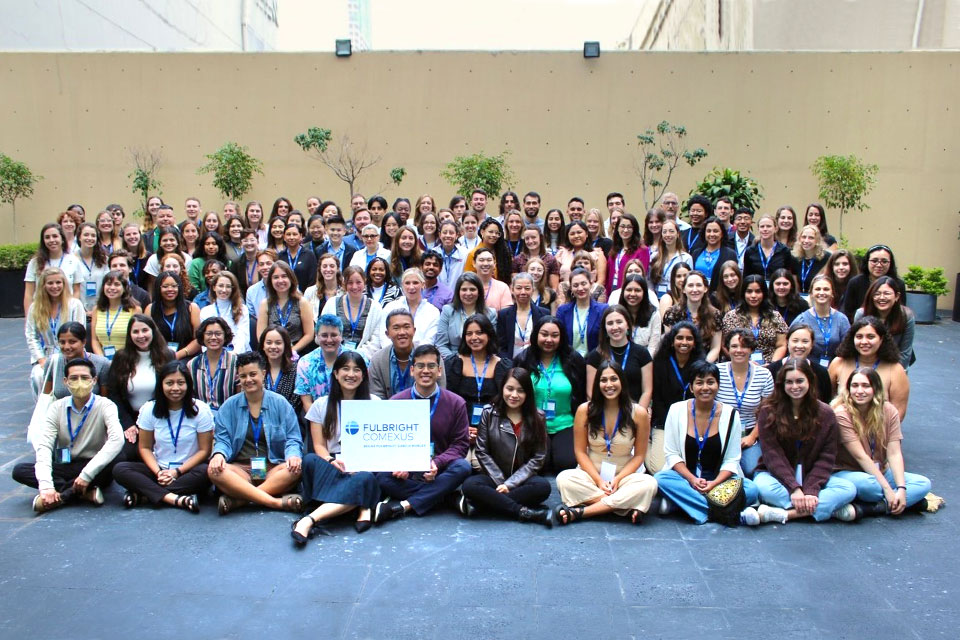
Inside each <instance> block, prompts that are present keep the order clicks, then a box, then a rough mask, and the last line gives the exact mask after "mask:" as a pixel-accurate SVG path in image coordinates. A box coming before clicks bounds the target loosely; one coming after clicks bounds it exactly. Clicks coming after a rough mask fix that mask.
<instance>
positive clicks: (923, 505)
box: [907, 498, 927, 513]
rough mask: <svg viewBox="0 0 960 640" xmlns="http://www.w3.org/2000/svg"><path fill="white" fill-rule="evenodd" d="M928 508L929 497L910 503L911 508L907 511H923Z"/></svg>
mask: <svg viewBox="0 0 960 640" xmlns="http://www.w3.org/2000/svg"><path fill="white" fill-rule="evenodd" d="M926 510H927V499H926V498H921V499H920V501H919V502H915V503H913V504H912V505H910V508H909V509H907V511H913V512H914V513H923V512H924V511H926Z"/></svg>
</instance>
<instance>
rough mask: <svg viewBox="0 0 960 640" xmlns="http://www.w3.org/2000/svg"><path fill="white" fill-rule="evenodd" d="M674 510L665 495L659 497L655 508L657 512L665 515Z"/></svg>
mask: <svg viewBox="0 0 960 640" xmlns="http://www.w3.org/2000/svg"><path fill="white" fill-rule="evenodd" d="M673 510H674V506H673V502H672V501H671V500H670V498H668V497H666V496H661V497H660V506H659V507H658V508H657V514H658V515H661V516H665V515H668V514H670V513H671V512H672V511H673Z"/></svg>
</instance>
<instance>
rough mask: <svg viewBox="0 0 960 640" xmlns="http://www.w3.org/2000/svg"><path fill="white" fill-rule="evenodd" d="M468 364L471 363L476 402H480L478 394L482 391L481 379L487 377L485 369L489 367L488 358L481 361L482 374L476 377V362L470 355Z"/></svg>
mask: <svg viewBox="0 0 960 640" xmlns="http://www.w3.org/2000/svg"><path fill="white" fill-rule="evenodd" d="M470 362H472V363H473V379H474V380H475V381H476V383H477V402H480V392H481V391H482V390H483V379H484V378H486V377H487V367H488V366H490V356H487V359H486V360H484V361H483V373H481V374H480V375H479V376H478V375H477V360H476V358H474V357H473V354H472V353H471V354H470Z"/></svg>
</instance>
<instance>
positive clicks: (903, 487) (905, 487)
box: [897, 484, 907, 491]
mask: <svg viewBox="0 0 960 640" xmlns="http://www.w3.org/2000/svg"><path fill="white" fill-rule="evenodd" d="M897 489H903V490H904V491H906V490H907V485H905V484H898V485H897Z"/></svg>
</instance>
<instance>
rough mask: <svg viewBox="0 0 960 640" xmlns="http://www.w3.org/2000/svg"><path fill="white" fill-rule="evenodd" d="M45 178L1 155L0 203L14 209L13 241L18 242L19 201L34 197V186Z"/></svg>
mask: <svg viewBox="0 0 960 640" xmlns="http://www.w3.org/2000/svg"><path fill="white" fill-rule="evenodd" d="M40 180H43V176H39V175H37V174H35V173H33V172H32V171H31V170H30V167H28V166H27V165H26V164H24V163H23V162H17V161H16V160H14V159H13V158H11V157H10V156H8V155H6V154H4V153H0V202H2V203H4V204H9V205H10V206H11V207H12V208H13V241H14V242H16V241H17V200H20V199H21V198H29V197H30V196H32V195H33V187H34V185H35V184H36V183H37V182H38V181H40Z"/></svg>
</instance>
